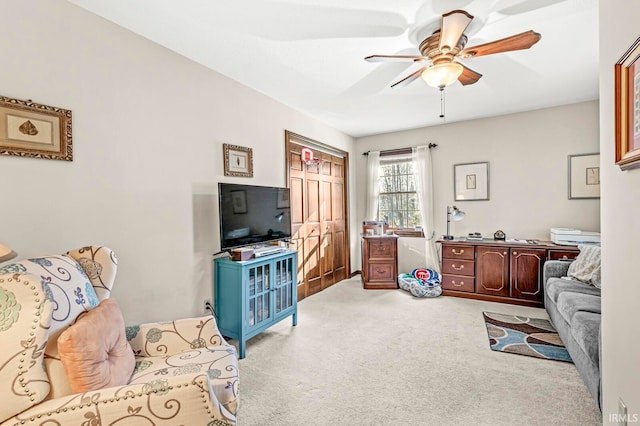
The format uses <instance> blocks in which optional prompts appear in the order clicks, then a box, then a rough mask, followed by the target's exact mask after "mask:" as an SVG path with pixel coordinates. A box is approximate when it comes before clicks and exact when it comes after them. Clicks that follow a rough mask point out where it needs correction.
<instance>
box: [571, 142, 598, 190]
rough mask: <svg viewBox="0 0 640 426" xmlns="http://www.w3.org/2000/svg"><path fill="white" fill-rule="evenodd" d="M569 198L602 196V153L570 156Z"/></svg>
mask: <svg viewBox="0 0 640 426" xmlns="http://www.w3.org/2000/svg"><path fill="white" fill-rule="evenodd" d="M568 170H569V172H568V175H569V199H570V200H576V199H589V198H600V154H597V153H596V154H578V155H570V156H569V164H568Z"/></svg>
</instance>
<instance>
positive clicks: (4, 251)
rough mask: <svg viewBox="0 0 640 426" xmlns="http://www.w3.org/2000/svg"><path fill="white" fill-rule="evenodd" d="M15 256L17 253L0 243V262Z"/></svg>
mask: <svg viewBox="0 0 640 426" xmlns="http://www.w3.org/2000/svg"><path fill="white" fill-rule="evenodd" d="M16 256H17V253H16V252H15V251H13V250H11V249H10V248H9V247H7V246H3V245H2V244H1V243H0V262H4V261H5V260H9V259H13V258H14V257H16Z"/></svg>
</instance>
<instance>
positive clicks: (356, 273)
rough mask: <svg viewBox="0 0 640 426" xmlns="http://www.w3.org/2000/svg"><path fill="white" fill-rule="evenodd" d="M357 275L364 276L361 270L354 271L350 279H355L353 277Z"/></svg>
mask: <svg viewBox="0 0 640 426" xmlns="http://www.w3.org/2000/svg"><path fill="white" fill-rule="evenodd" d="M356 275H362V271H361V270H357V271H353V272H352V273H351V275H350V276H349V278H353V277H355V276H356Z"/></svg>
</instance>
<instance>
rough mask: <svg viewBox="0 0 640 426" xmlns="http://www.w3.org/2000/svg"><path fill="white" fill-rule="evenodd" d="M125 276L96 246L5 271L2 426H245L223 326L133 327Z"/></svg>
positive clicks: (193, 321)
mask: <svg viewBox="0 0 640 426" xmlns="http://www.w3.org/2000/svg"><path fill="white" fill-rule="evenodd" d="M116 269H117V260H116V257H115V254H114V253H113V251H112V250H110V249H109V248H107V247H97V246H90V247H84V248H81V249H78V250H73V251H70V252H68V253H66V254H64V255H54V256H44V257H38V258H32V259H27V260H23V261H20V262H17V263H12V264H3V265H0V347H1V348H2V351H0V400H2V403H0V426H9V425H12V426H13V425H25V424H29V425H53V424H57V425H87V426H89V425H108V424H149V425H178V424H182V425H191V424H193V425H195V424H197V425H207V426H213V425H234V424H236V417H235V415H236V410H237V407H238V366H237V353H236V350H235V348H234V347H233V346H232V345H229V344H228V343H227V342H226V341H225V340H224V339H223V337H222V335H221V334H220V332H219V331H218V328H217V326H216V322H215V319H214V318H213V317H212V316H203V317H199V318H188V319H180V320H176V321H168V322H163V323H150V324H143V325H138V326H129V327H125V322H124V318H123V317H122V314H121V312H120V310H119V308H118V305H117V302H116V300H115V299H114V298H112V297H110V296H111V289H112V286H113V283H114V281H115V273H116Z"/></svg>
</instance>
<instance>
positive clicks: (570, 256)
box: [549, 250, 580, 260]
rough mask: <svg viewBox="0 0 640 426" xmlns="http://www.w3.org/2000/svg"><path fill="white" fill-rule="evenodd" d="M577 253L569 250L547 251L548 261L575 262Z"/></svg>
mask: <svg viewBox="0 0 640 426" xmlns="http://www.w3.org/2000/svg"><path fill="white" fill-rule="evenodd" d="M579 253H580V252H578V251H571V250H549V260H575V259H576V257H577V256H578V254H579Z"/></svg>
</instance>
